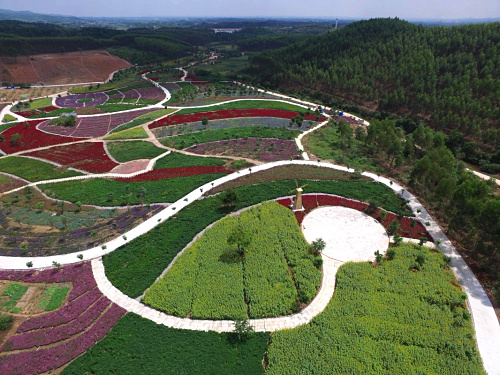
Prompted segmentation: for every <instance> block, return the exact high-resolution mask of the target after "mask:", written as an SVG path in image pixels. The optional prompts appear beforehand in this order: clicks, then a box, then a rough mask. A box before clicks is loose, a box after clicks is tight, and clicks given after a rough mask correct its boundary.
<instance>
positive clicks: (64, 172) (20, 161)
mask: <svg viewBox="0 0 500 375" xmlns="http://www.w3.org/2000/svg"><path fill="white" fill-rule="evenodd" d="M0 170H1V171H2V172H6V173H10V174H13V175H15V176H19V177H21V178H24V179H25V180H28V181H31V182H36V181H43V180H52V179H56V178H64V177H73V176H81V175H82V174H81V173H79V172H76V171H72V170H68V169H66V168H64V167H56V166H55V165H53V164H50V163H45V162H43V161H41V160H36V159H30V158H23V157H19V156H9V157H6V158H1V159H0Z"/></svg>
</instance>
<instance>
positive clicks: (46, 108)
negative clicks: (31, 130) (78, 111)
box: [40, 105, 59, 112]
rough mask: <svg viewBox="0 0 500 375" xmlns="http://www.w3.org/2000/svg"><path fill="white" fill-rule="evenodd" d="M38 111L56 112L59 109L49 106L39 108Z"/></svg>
mask: <svg viewBox="0 0 500 375" xmlns="http://www.w3.org/2000/svg"><path fill="white" fill-rule="evenodd" d="M40 109H41V110H44V111H45V112H52V111H55V110H58V109H59V107H54V106H53V105H51V106H49V107H44V108H40Z"/></svg>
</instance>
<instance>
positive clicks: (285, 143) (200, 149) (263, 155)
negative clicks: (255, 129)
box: [185, 138, 300, 162]
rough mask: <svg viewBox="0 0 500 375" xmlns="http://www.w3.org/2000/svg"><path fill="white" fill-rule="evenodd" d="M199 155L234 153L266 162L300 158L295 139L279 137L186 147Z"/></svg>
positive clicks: (234, 140) (232, 140)
mask: <svg viewBox="0 0 500 375" xmlns="http://www.w3.org/2000/svg"><path fill="white" fill-rule="evenodd" d="M185 150H186V151H189V152H193V153H195V154H199V155H210V154H218V155H232V156H241V157H245V158H251V159H256V160H260V161H265V162H272V161H278V160H290V159H296V160H297V159H300V155H299V152H298V150H297V145H296V143H295V142H294V141H291V140H283V139H277V138H240V139H230V140H225V141H216V142H208V143H203V144H199V145H194V146H191V147H188V148H186V149H185Z"/></svg>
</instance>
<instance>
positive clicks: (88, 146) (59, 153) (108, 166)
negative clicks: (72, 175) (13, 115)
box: [26, 142, 119, 173]
mask: <svg viewBox="0 0 500 375" xmlns="http://www.w3.org/2000/svg"><path fill="white" fill-rule="evenodd" d="M26 155H27V156H33V157H37V158H41V159H46V160H50V161H53V162H55V163H59V164H62V165H65V166H68V167H72V168H76V169H81V170H84V171H87V172H92V173H104V172H109V171H110V170H112V169H113V168H114V167H116V166H118V165H119V164H117V163H115V162H114V161H113V160H111V159H110V158H109V156H108V154H107V153H106V151H105V150H104V147H103V143H102V142H83V143H75V144H72V145H67V146H56V147H51V148H48V149H44V150H38V151H33V152H30V153H28V154H26Z"/></svg>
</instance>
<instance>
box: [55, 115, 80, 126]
mask: <svg viewBox="0 0 500 375" xmlns="http://www.w3.org/2000/svg"><path fill="white" fill-rule="evenodd" d="M75 124H76V116H60V117H56V118H55V119H52V120H50V121H49V123H48V125H59V126H66V127H71V126H75Z"/></svg>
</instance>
